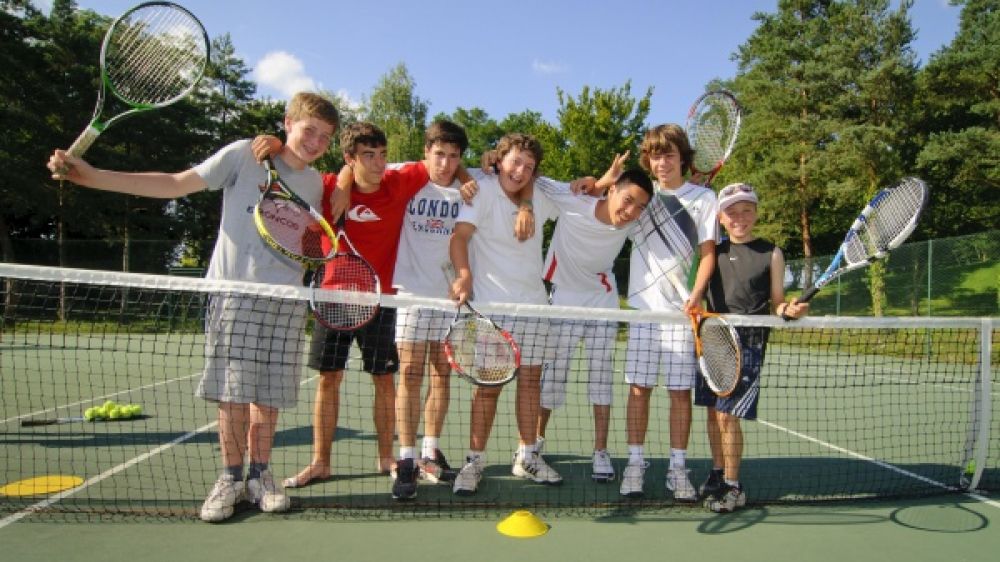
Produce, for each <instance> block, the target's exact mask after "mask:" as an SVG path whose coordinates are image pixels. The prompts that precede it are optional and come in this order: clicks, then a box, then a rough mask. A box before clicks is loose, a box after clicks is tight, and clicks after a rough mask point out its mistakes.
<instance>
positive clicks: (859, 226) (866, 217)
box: [842, 177, 928, 265]
mask: <svg viewBox="0 0 1000 562" xmlns="http://www.w3.org/2000/svg"><path fill="white" fill-rule="evenodd" d="M927 198H928V191H927V185H926V184H925V183H924V182H923V181H921V180H920V179H918V178H913V177H909V178H904V179H903V180H901V181H900V182H899V183H897V184H896V185H894V186H892V187H890V188H886V189H883V190H882V191H880V192H878V194H876V195H875V197H873V198H872V200H871V201H869V202H868V204H867V205H865V208H864V210H862V211H861V215H860V216H858V218H857V220H855V221H854V224H853V225H851V229H850V231H849V232H848V234H847V237H846V238H845V239H844V243H843V245H842V249H843V252H844V261H845V262H846V263H847V264H848V265H852V264H859V263H867V262H871V261H872V260H876V259H882V258H884V257H885V256H886V255H888V253H889V251H890V250H894V249H896V248H898V247H899V246H900V245H901V244H902V243H903V242H905V241H906V239H907V238H909V236H910V234H912V233H913V231H914V230H915V229H916V227H917V222H918V221H919V220H920V215H921V213H922V212H923V209H924V207H925V206H926V205H927Z"/></svg>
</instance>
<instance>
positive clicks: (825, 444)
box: [757, 418, 1000, 509]
mask: <svg viewBox="0 0 1000 562" xmlns="http://www.w3.org/2000/svg"><path fill="white" fill-rule="evenodd" d="M757 422H758V423H760V424H763V425H766V426H767V427H770V428H771V429H776V430H778V431H783V432H785V433H787V434H789V435H792V436H794V437H798V438H799V439H804V440H806V441H809V442H811V443H815V444H817V445H820V446H822V447H826V448H827V449H832V450H834V451H837V452H838V453H843V454H845V455H847V456H849V457H853V458H855V459H858V460H862V461H865V462H870V463H872V464H874V465H876V466H879V467H881V468H884V469H886V470H889V471H892V472H895V473H898V474H901V475H903V476H907V477H909V478H913V479H914V480H919V481H921V482H923V483H925V484H930V485H931V486H936V487H938V488H941V489H944V490H948V491H952V492H954V491H958V488H957V487H955V486H949V485H947V484H945V483H943V482H938V481H937V480H932V479H930V478H927V477H926V476H921V475H920V474H917V473H915V472H910V471H909V470H906V469H902V468H899V467H898V466H895V465H892V464H889V463H887V462H885V461H880V460H878V459H876V458H873V457H869V456H867V455H862V454H861V453H858V452H855V451H851V450H850V449H845V448H843V447H839V446H837V445H834V444H833V443H828V442H826V441H823V440H822V439H818V438H816V437H813V436H811V435H806V434H805V433H800V432H798V431H795V430H794V429H789V428H787V427H784V426H780V425H778V424H776V423H772V422H769V421H765V420H762V419H760V418H758V419H757ZM964 494H965V495H966V496H968V497H970V498H972V499H974V500H976V501H978V502H980V503H984V504H986V505H989V506H991V507H995V508H997V509H1000V502H998V501H995V500H991V499H989V498H987V497H985V496H982V495H980V494H977V493H975V492H972V491H969V492H964Z"/></svg>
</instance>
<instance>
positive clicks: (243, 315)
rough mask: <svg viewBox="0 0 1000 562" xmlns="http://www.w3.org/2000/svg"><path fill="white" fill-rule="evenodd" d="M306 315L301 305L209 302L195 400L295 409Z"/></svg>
mask: <svg viewBox="0 0 1000 562" xmlns="http://www.w3.org/2000/svg"><path fill="white" fill-rule="evenodd" d="M307 315H308V310H307V308H306V304H305V303H304V302H300V301H291V300H283V299H270V298H266V297H253V296H243V295H240V296H228V295H219V296H213V297H211V301H210V303H209V308H208V313H207V314H206V318H205V331H206V335H205V372H204V374H203V376H202V379H201V382H199V383H198V389H197V390H196V391H195V394H196V395H197V396H199V397H201V398H205V399H206V400H212V401H215V402H231V403H236V404H250V403H254V404H263V405H265V406H271V407H272V408H289V407H292V406H295V403H296V402H297V401H298V397H299V379H300V378H301V376H302V368H303V364H304V361H303V359H304V353H303V352H304V350H305V338H304V334H305V327H306V316H307Z"/></svg>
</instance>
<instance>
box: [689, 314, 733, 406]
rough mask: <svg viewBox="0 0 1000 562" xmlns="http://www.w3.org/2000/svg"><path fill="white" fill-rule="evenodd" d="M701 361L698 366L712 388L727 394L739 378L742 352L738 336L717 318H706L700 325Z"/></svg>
mask: <svg viewBox="0 0 1000 562" xmlns="http://www.w3.org/2000/svg"><path fill="white" fill-rule="evenodd" d="M700 330H701V360H700V361H699V366H700V367H701V370H702V372H703V373H705V375H706V376H707V377H709V378H710V379H711V381H712V387H713V388H714V389H716V390H718V391H722V392H726V393H728V392H729V391H731V390H732V389H734V388H736V383H737V382H738V381H739V378H740V365H741V361H740V359H741V354H742V350H741V349H740V345H739V336H738V335H737V334H736V330H735V329H733V328H732V327H731V326H730V325H729V324H727V323H725V322H722V321H721V320H720V319H718V318H706V319H705V320H704V321H703V322H702V324H701V329H700Z"/></svg>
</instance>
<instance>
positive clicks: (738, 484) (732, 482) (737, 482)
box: [726, 478, 740, 488]
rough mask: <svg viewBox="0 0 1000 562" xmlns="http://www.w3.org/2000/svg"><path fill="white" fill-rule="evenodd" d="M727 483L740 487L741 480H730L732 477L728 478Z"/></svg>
mask: <svg viewBox="0 0 1000 562" xmlns="http://www.w3.org/2000/svg"><path fill="white" fill-rule="evenodd" d="M726 484H729V485H730V486H732V487H733V488H739V487H740V481H739V480H730V479H728V478H726Z"/></svg>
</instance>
